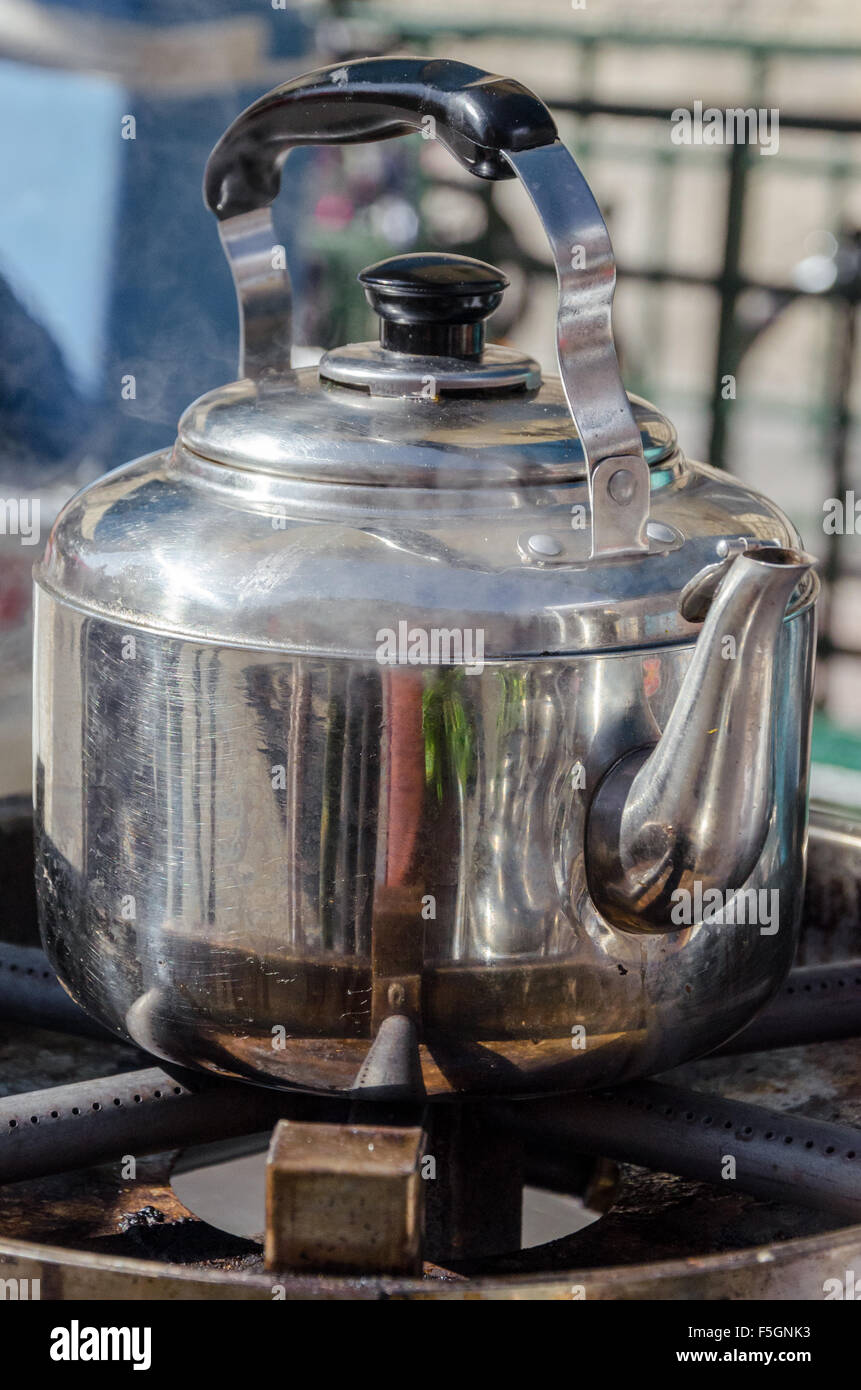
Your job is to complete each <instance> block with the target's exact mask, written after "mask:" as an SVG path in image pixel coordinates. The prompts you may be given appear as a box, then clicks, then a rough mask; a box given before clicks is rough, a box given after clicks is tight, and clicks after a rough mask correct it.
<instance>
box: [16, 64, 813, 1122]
mask: <svg viewBox="0 0 861 1390" xmlns="http://www.w3.org/2000/svg"><path fill="white" fill-rule="evenodd" d="M413 129H421V130H422V131H423V132H424V133H425V134H426V135H428V136H430V137H433V138H435V139H437V140H439V141H440V142H441V143H442V144H443V145H445V146H446V148H447V149H448V150H449V151H450V152H451V153H452V154H453V155H454V156H455V158H456V159H458V160H459V161H460V163H461V164H462V165H464V166H465V167H466V168H467V169H469V170H471V171H472V172H473V173H474V174H476V175H478V176H479V177H481V178H487V179H500V178H509V177H512V176H514V175H516V176H517V177H518V178H520V180H521V181H522V182H523V184H524V185H525V187H526V189H527V191H528V193H529V195H530V198H531V200H532V202H533V204H534V206H535V210H536V212H537V214H538V216H539V218H540V219H541V221H542V223H543V225H544V228H545V230H546V232H547V235H548V237H549V240H550V244H551V247H552V251H553V256H554V258H555V261H556V267H557V270H558V277H559V317H558V344H559V369H560V377H559V378H556V377H547V376H545V377H543V378H542V373H541V371H540V369H539V366H538V364H537V363H536V362H534V361H532V360H530V359H529V358H527V357H524V356H523V355H522V354H520V353H518V352H516V351H514V350H512V349H509V348H503V347H493V346H486V345H485V343H484V320H485V319H486V318H487V317H488V316H489V315H490V314H491V313H492V311H493V309H494V308H495V307H496V306H497V305H498V303H499V300H500V297H501V295H502V293H503V291H504V288H505V279H504V277H503V276H502V275H501V274H500V272H498V271H496V270H494V269H493V267H490V266H487V265H484V264H482V263H480V262H476V261H471V260H467V259H465V258H463V257H457V256H443V255H414V256H406V257H395V258H394V259H393V260H390V261H386V262H383V263H381V264H380V265H377V266H374V267H371V268H369V269H368V270H366V271H364V272H363V274H362V275H361V276H360V280H361V281H362V283H363V286H364V289H365V293H366V295H367V297H368V299H369V301H370V302H371V304H372V305H373V306H374V308H375V309H376V310H377V312H378V313H379V315H380V318H381V338H380V342H379V343H363V344H359V345H358V346H355V345H354V346H350V347H344V348H339V349H336V350H334V351H330V352H328V353H326V355H325V356H324V357H323V359H322V361H321V363H320V365H319V368H317V367H314V368H304V369H302V370H293V369H291V365H290V289H289V281H288V278H287V273H286V271H285V270H284V269H283V268H282V267H283V256H282V255H281V254H280V251H281V248H279V247H278V246H277V245H276V239H275V236H274V232H273V228H272V222H271V216H270V211H269V208H270V204H271V203H272V201H273V199H274V198H275V196H276V193H277V191H278V186H279V181H280V169H281V165H282V163H283V160H284V157H285V155H286V154H288V152H289V151H290V150H291V149H292V148H293V147H295V146H297V145H301V144H307V143H338V142H355V141H359V140H378V139H383V138H387V137H389V136H395V135H400V134H403V133H405V132H407V131H410V130H413ZM205 190H206V198H207V201H208V203H209V206H210V207H211V208H212V210H213V212H214V213H215V214H216V216H217V218H218V220H219V226H220V231H221V237H222V241H223V244H224V248H225V251H226V253H227V256H228V258H229V261H230V264H231V268H232V271H233V275H234V278H235V281H236V286H237V292H238V297H239V306H240V316H241V324H242V356H241V364H240V372H239V375H240V380H238V381H236V382H234V383H233V384H231V385H229V386H225V387H222V388H220V389H218V390H215V391H212V392H211V393H209V394H208V395H206V396H204V397H202V398H201V399H200V400H199V401H197V402H195V404H193V405H192V406H191V407H190V408H189V409H188V411H187V412H186V414H185V415H184V417H183V419H182V420H181V422H180V427H179V437H178V439H177V441H176V443H175V444H174V445H173V446H172V447H171V448H168V449H165V450H164V451H162V452H160V453H158V454H155V455H152V456H150V457H147V458H144V459H139V460H137V461H136V462H133V463H130V464H126V465H124V466H123V467H121V468H118V469H117V470H116V471H114V472H112V473H109V474H108V475H107V476H106V477H105V478H103V479H101V480H100V481H99V482H97V483H95V484H93V485H92V486H90V487H88V488H86V489H85V490H84V491H83V492H81V493H79V494H78V495H77V496H76V497H75V498H74V499H73V500H72V501H71V502H70V503H69V504H68V505H67V506H66V508H65V510H64V511H63V513H62V514H61V516H60V518H59V520H58V521H57V524H56V526H55V527H54V530H53V533H52V536H51V539H50V542H49V544H48V547H47V550H46V554H45V557H44V560H43V562H42V564H41V565H40V566H39V568H38V571H37V575H36V582H37V640H36V710H35V807H36V822H37V835H38V886H39V894H40V903H41V923H42V932H43V936H44V942H45V947H46V949H47V951H48V953H49V955H50V957H51V959H52V961H53V963H54V965H55V966H56V969H57V971H58V973H59V975H60V977H61V979H62V980H63V981H64V983H65V984H66V986H67V988H68V989H69V991H70V993H71V994H72V995H73V996H74V997H75V998H76V999H77V1000H78V1001H79V1002H80V1003H81V1004H83V1006H84V1007H85V1008H87V1009H89V1010H90V1011H91V1012H92V1013H93V1014H95V1015H96V1016H97V1017H98V1018H100V1019H101V1020H102V1021H103V1022H104V1023H106V1024H107V1025H108V1026H109V1027H111V1028H113V1029H114V1030H116V1031H117V1032H118V1033H120V1034H123V1035H125V1036H128V1037H130V1038H132V1039H134V1040H135V1041H136V1042H137V1043H139V1044H140V1045H141V1046H143V1047H145V1048H147V1049H149V1050H150V1051H151V1052H154V1053H156V1054H158V1055H159V1056H161V1057H163V1058H165V1059H168V1060H172V1061H174V1062H176V1063H180V1064H183V1065H192V1066H197V1067H204V1068H210V1069H212V1070H214V1071H220V1072H225V1073H229V1074H232V1075H236V1076H241V1077H245V1078H248V1079H250V1080H252V1081H256V1082H260V1083H263V1084H267V1085H271V1086H300V1087H306V1088H312V1089H321V1090H331V1091H339V1092H343V1091H353V1090H355V1091H357V1092H360V1093H362V1094H364V1095H367V1096H371V1097H373V1096H375V1095H380V1096H382V1095H395V1094H404V1093H410V1092H412V1093H420V1092H422V1091H424V1092H426V1093H427V1094H429V1095H441V1094H446V1093H452V1092H469V1091H473V1092H474V1091H478V1092H499V1091H509V1092H530V1091H538V1090H547V1089H551V1088H555V1087H570V1088H576V1087H589V1086H593V1085H595V1084H606V1083H615V1082H620V1081H622V1080H624V1079H627V1078H630V1077H634V1076H638V1075H641V1074H644V1073H648V1072H655V1071H659V1070H661V1069H663V1068H666V1067H669V1066H672V1065H673V1064H675V1063H678V1062H681V1061H683V1060H685V1059H686V1058H689V1057H692V1056H694V1055H696V1054H700V1053H704V1052H706V1051H708V1050H709V1049H711V1048H713V1047H715V1046H716V1045H718V1044H719V1043H720V1042H721V1041H722V1040H724V1039H725V1038H727V1037H728V1036H729V1035H730V1034H732V1033H733V1032H735V1031H737V1030H738V1029H739V1028H741V1027H742V1026H743V1025H744V1024H745V1023H746V1022H747V1021H748V1020H749V1019H750V1018H751V1016H752V1015H753V1014H754V1013H755V1012H756V1010H757V1009H759V1008H760V1007H761V1005H762V1004H763V1003H764V1002H765V1001H766V1000H767V999H768V998H769V997H770V995H771V994H772V993H773V992H774V990H775V989H776V988H777V987H778V986H779V984H780V982H781V980H782V978H783V976H784V974H785V973H786V971H787V969H788V967H789V964H790V961H791V959H792V955H793V949H794V945H795V938H796V931H797V927H798V912H799V908H800V903H801V884H802V877H803V872H804V850H805V824H806V792H807V773H808V759H809V724H810V715H811V691H812V670H813V648H814V601H815V597H816V590H817V585H816V579H815V576H814V574H813V571H812V569H811V564H812V561H811V559H810V557H809V556H807V555H805V554H804V553H803V552H802V551H801V550H800V548H799V546H800V542H799V538H798V536H797V534H796V532H795V530H794V528H793V527H792V525H791V523H790V522H789V521H788V520H787V519H786V517H785V516H784V515H783V514H782V513H781V512H780V511H779V510H778V509H777V508H776V507H775V506H774V505H773V504H772V503H771V502H769V501H768V500H767V499H766V498H765V497H762V496H761V495H759V494H758V493H754V492H752V491H750V490H748V489H746V488H744V487H742V486H741V485H740V484H739V483H737V482H736V481H734V480H733V479H731V478H730V477H728V476H727V475H725V474H723V473H719V472H717V471H715V470H712V469H710V468H708V467H707V466H705V465H702V464H697V463H691V462H689V461H688V460H686V459H685V458H684V456H683V455H682V453H681V451H680V449H679V447H678V444H677V441H676V436H675V432H674V430H673V427H672V425H671V424H670V422H669V421H668V420H667V419H666V418H665V417H664V416H663V415H661V414H660V413H659V412H658V411H657V410H656V409H655V408H654V407H653V406H651V405H648V404H647V403H646V402H645V401H641V400H638V399H636V398H629V397H628V396H627V395H626V394H625V392H624V390H623V387H622V384H621V380H620V376H619V370H618V365H617V361H616V355H615V350H614V344H613V337H612V331H611V322H610V311H611V300H612V296H613V288H614V278H615V276H614V262H613V256H612V250H611V247H610V242H609V238H608V235H607V230H606V227H605V225H604V222H603V220H602V217H601V214H600V212H599V210H598V207H597V205H596V203H595V201H594V199H593V197H592V195H591V193H590V191H589V188H588V186H587V185H586V183H585V181H584V179H583V177H582V175H581V173H580V171H579V169H578V168H577V165H576V164H575V162H574V160H573V159H572V157H571V155H570V154H569V153H568V151H567V150H566V149H565V147H564V146H563V145H562V144H561V143H560V142H559V139H558V137H557V133H556V130H555V127H554V124H553V121H552V119H551V117H550V114H549V113H548V111H547V109H546V108H545V107H544V106H543V105H542V103H541V102H540V101H539V100H538V98H537V97H535V96H534V95H533V94H532V93H531V92H529V91H527V90H526V89H525V88H524V87H522V86H520V85H519V84H518V83H516V82H513V81H510V80H508V79H502V78H499V77H493V76H490V75H488V74H487V73H484V72H481V71H480V70H478V69H476V68H473V67H468V66H466V65H464V64H461V63H454V62H443V61H439V60H435V59H434V60H425V59H418V58H380V59H376V58H374V59H366V60H364V61H361V62H347V63H344V64H342V65H341V66H338V67H336V68H328V69H323V70H321V71H319V72H314V73H311V74H309V75H307V76H305V77H301V78H299V79H297V80H295V81H291V82H288V83H286V84H285V85H284V86H282V87H279V88H277V89H276V90H275V91H273V92H271V93H270V94H269V95H268V96H265V97H263V98H262V99H261V100H260V101H258V102H256V103H255V104H254V105H253V106H251V107H250V108H249V109H248V110H247V111H246V112H245V113H244V114H243V115H241V116H240V117H239V118H238V119H237V120H236V121H235V122H234V124H233V125H232V126H231V127H230V129H229V130H228V131H227V133H226V134H225V136H224V137H223V138H222V140H221V141H220V142H219V144H218V145H217V146H216V149H215V150H214V152H213V154H212V157H211V159H210V161H209V164H208V167H207V174H206V184H205Z"/></svg>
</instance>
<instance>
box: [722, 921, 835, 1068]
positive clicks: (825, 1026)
mask: <svg viewBox="0 0 861 1390" xmlns="http://www.w3.org/2000/svg"><path fill="white" fill-rule="evenodd" d="M856 945H857V942H856ZM859 1036H861V959H859V958H858V957H856V958H855V959H853V960H841V961H838V962H837V963H836V964H834V965H803V966H799V967H797V968H796V969H795V970H793V971H791V972H790V975H789V978H788V979H787V981H786V984H785V985H784V986H783V988H782V989H781V990H780V993H779V994H777V995H776V996H775V998H774V999H773V1000H772V1001H771V1003H770V1004H769V1005H768V1008H766V1009H763V1011H762V1013H761V1014H759V1015H758V1016H757V1017H756V1018H755V1019H754V1021H753V1023H749V1024H748V1026H747V1028H743V1029H742V1031H741V1032H740V1033H738V1034H736V1036H735V1037H734V1038H731V1039H730V1040H729V1042H727V1043H724V1045H723V1047H719V1048H717V1049H716V1051H715V1052H714V1053H712V1056H715V1057H718V1056H724V1055H725V1054H729V1053H733V1052H760V1051H763V1050H768V1049H769V1048H773V1047H790V1046H793V1045H795V1044H797V1043H808V1042H828V1041H829V1040H831V1039H836V1038H857V1037H859Z"/></svg>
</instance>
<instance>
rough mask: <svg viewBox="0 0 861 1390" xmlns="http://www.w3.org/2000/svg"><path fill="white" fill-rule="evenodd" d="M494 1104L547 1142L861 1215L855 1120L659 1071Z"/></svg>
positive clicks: (846, 1216)
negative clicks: (691, 1085)
mask: <svg viewBox="0 0 861 1390" xmlns="http://www.w3.org/2000/svg"><path fill="white" fill-rule="evenodd" d="M490 1113H491V1114H492V1116H493V1118H494V1119H495V1120H496V1121H497V1122H498V1124H499V1125H500V1127H501V1128H504V1129H506V1130H508V1129H513V1130H514V1131H515V1132H516V1133H519V1134H521V1135H523V1136H524V1137H527V1136H528V1137H529V1140H530V1142H531V1143H533V1144H535V1145H537V1146H538V1147H539V1148H541V1149H542V1150H550V1151H551V1152H553V1151H554V1150H561V1151H562V1152H563V1153H564V1152H565V1151H566V1150H567V1149H571V1150H573V1151H574V1152H581V1153H582V1152H584V1151H585V1152H586V1153H592V1154H595V1155H597V1156H602V1155H603V1156H606V1157H609V1158H614V1159H618V1160H627V1161H628V1162H631V1161H633V1162H635V1163H638V1164H641V1165H643V1166H644V1167H648V1168H654V1169H658V1170H661V1169H664V1168H669V1169H670V1170H671V1171H672V1172H673V1173H677V1174H679V1175H680V1176H682V1177H687V1178H695V1179H696V1178H698V1179H704V1180H705V1181H707V1182H712V1183H715V1184H717V1185H720V1183H721V1182H722V1181H727V1180H731V1181H732V1182H733V1184H734V1185H735V1187H737V1188H738V1190H739V1191H742V1192H747V1193H750V1194H752V1195H753V1196H758V1197H762V1198H764V1199H765V1200H766V1201H784V1202H785V1201H789V1202H793V1203H795V1204H797V1205H799V1206H809V1207H813V1208H814V1210H817V1211H824V1212H826V1213H828V1214H829V1215H831V1216H834V1217H837V1218H839V1219H841V1220H844V1221H846V1222H849V1221H853V1220H854V1221H861V1130H858V1129H856V1128H853V1127H852V1126H850V1125H841V1124H834V1123H830V1122H826V1121H823V1120H814V1119H810V1118H809V1117H807V1116H802V1115H798V1114H796V1115H793V1116H792V1117H787V1116H785V1115H784V1116H781V1115H780V1114H779V1112H776V1111H773V1110H766V1109H765V1108H764V1107H763V1106H760V1105H750V1104H746V1103H745V1102H743V1101H739V1100H730V1099H727V1098H726V1097H725V1096H715V1095H713V1094H709V1093H706V1092H702V1091H692V1090H689V1089H687V1088H686V1087H681V1086H668V1085H664V1084H661V1083H659V1082H650V1081H646V1082H636V1083H635V1084H633V1085H630V1086H620V1087H617V1088H616V1089H615V1090H612V1091H601V1092H598V1093H595V1094H588V1095H583V1096H580V1095H571V1096H565V1097H562V1098H561V1099H557V1098H556V1097H554V1098H553V1099H551V1100H540V1101H519V1102H517V1103H516V1104H508V1105H503V1104H500V1105H496V1106H494V1107H492V1109H491V1111H490ZM727 1165H729V1168H728V1169H727Z"/></svg>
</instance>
